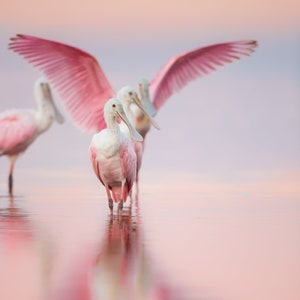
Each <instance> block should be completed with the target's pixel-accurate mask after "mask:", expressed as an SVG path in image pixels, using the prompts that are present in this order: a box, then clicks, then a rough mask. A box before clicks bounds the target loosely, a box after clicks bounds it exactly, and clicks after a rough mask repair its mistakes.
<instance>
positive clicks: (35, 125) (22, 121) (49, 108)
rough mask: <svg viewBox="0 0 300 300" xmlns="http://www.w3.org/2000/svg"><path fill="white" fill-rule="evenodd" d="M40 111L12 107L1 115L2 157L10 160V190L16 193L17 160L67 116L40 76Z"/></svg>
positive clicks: (0, 142)
mask: <svg viewBox="0 0 300 300" xmlns="http://www.w3.org/2000/svg"><path fill="white" fill-rule="evenodd" d="M34 92H35V98H36V102H37V110H29V109H23V110H8V111H4V112H2V113H1V114H0V156H1V155H7V156H8V157H9V159H10V169H9V176H8V191H9V194H10V195H12V194H13V172H14V166H15V162H16V159H17V158H18V156H19V155H20V154H21V153H23V152H24V151H25V150H26V149H27V147H28V146H29V145H30V144H31V143H32V142H33V141H34V140H35V139H36V138H37V137H38V136H39V135H40V134H42V133H43V132H45V131H46V130H48V129H49V127H50V126H51V124H52V123H53V121H54V120H55V119H56V121H57V122H58V123H62V122H63V121H64V118H63V117H62V115H61V114H60V112H59V111H58V110H57V108H56V106H55V103H54V101H53V98H52V94H51V90H50V87H49V84H48V83H47V81H46V80H45V79H44V78H39V79H38V80H37V81H36V83H35V87H34Z"/></svg>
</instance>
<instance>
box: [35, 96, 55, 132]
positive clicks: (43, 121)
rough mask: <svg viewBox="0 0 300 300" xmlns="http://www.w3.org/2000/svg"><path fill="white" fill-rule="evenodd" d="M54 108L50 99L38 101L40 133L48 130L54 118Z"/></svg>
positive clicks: (37, 119) (37, 116) (37, 114)
mask: <svg viewBox="0 0 300 300" xmlns="http://www.w3.org/2000/svg"><path fill="white" fill-rule="evenodd" d="M54 115H55V113H54V109H53V107H52V105H51V104H50V103H49V102H48V101H46V100H45V101H41V102H39V103H38V109H37V112H36V122H37V125H38V131H39V133H42V132H44V131H46V130H47V129H48V128H49V127H50V126H51V124H52V122H53V120H54Z"/></svg>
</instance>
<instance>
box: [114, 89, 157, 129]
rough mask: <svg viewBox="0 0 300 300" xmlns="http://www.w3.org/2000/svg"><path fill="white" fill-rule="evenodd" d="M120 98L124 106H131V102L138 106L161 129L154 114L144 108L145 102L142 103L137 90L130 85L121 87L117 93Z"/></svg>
mask: <svg viewBox="0 0 300 300" xmlns="http://www.w3.org/2000/svg"><path fill="white" fill-rule="evenodd" d="M117 97H118V99H120V101H121V102H122V104H123V105H124V107H126V106H128V107H129V106H130V105H131V104H135V105H136V106H138V108H139V109H140V110H141V111H142V112H143V113H144V114H145V115H146V116H147V117H148V118H149V119H150V121H151V124H152V125H153V126H154V127H155V128H156V129H160V128H159V126H158V124H157V123H156V122H155V121H154V120H153V118H152V116H151V115H150V114H149V113H148V111H147V110H146V109H145V108H144V106H143V104H142V103H141V101H140V99H139V97H138V95H137V93H136V92H135V90H134V89H133V88H132V87H130V86H124V87H123V88H121V89H120V90H119V92H118V95H117Z"/></svg>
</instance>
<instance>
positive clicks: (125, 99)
mask: <svg viewBox="0 0 300 300" xmlns="http://www.w3.org/2000/svg"><path fill="white" fill-rule="evenodd" d="M117 98H118V99H119V100H120V101H121V103H122V105H123V108H124V111H125V114H126V116H127V118H128V120H129V121H130V123H131V124H134V123H135V116H134V113H133V111H132V109H131V106H132V105H134V106H136V107H138V109H139V110H140V111H141V113H143V114H144V116H145V118H147V120H148V121H149V126H151V124H152V125H153V126H154V127H155V128H156V129H159V126H158V125H157V124H156V122H155V121H154V120H153V119H152V117H151V115H149V114H148V112H147V110H146V109H145V108H144V107H143V105H142V104H141V101H140V99H139V98H138V95H137V93H136V92H135V90H134V89H133V88H132V87H130V86H124V87H123V88H121V89H120V90H119V92H118V94H117ZM120 126H121V130H122V131H123V132H125V133H126V134H127V135H129V132H128V128H127V126H125V124H124V123H121V124H120ZM133 145H134V150H135V154H136V158H137V166H136V178H135V183H136V189H137V192H138V179H139V175H138V174H139V170H140V168H141V165H142V156H143V152H144V147H143V145H144V144H143V142H142V143H141V142H137V141H133Z"/></svg>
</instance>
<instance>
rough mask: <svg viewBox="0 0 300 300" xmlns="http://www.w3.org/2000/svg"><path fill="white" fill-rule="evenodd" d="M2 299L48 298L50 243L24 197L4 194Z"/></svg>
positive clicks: (0, 259)
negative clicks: (42, 237) (37, 227)
mask: <svg viewBox="0 0 300 300" xmlns="http://www.w3.org/2000/svg"><path fill="white" fill-rule="evenodd" d="M0 200H1V202H0V245H1V247H0V265H1V269H0V299H10V300H15V299H23V300H35V299H36V300H38V299H45V295H46V293H47V291H48V287H47V284H48V274H49V268H47V266H48V267H49V266H50V265H49V263H50V259H49V247H48V246H49V245H46V247H44V245H43V244H42V243H41V241H40V239H39V237H38V236H37V232H36V230H35V228H34V226H33V223H32V221H31V220H30V218H29V215H28V213H27V212H26V210H25V209H24V208H23V207H20V205H21V204H22V205H24V202H25V201H23V200H24V199H21V201H18V200H19V199H18V198H16V199H15V198H14V197H13V196H10V197H1V199H0Z"/></svg>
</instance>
